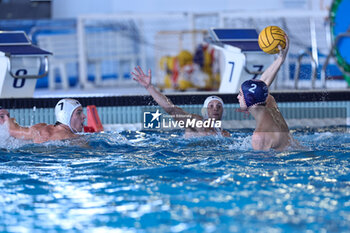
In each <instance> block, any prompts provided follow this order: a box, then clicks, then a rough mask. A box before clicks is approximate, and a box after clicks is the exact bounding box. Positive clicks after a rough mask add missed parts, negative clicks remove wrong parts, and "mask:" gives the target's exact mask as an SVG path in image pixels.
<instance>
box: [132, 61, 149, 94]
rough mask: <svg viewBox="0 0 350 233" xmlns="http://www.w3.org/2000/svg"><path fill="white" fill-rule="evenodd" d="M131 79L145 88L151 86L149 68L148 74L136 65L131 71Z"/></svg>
mask: <svg viewBox="0 0 350 233" xmlns="http://www.w3.org/2000/svg"><path fill="white" fill-rule="evenodd" d="M131 75H132V79H133V80H135V81H136V82H138V83H139V84H141V85H142V86H143V87H145V88H146V89H147V88H149V87H150V86H151V80H152V74H151V70H150V69H149V70H148V75H146V74H145V73H144V72H143V70H142V69H141V67H140V66H136V67H135V69H134V72H131Z"/></svg>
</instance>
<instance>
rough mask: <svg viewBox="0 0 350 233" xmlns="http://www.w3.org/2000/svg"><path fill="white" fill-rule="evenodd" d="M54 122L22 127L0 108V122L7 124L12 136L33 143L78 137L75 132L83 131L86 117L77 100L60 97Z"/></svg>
mask: <svg viewBox="0 0 350 233" xmlns="http://www.w3.org/2000/svg"><path fill="white" fill-rule="evenodd" d="M55 115H56V120H57V122H56V124H55V125H47V124H45V123H39V124H36V125H33V126H31V127H23V126H20V125H18V124H17V122H16V120H15V119H14V118H10V115H9V113H8V111H7V110H6V109H0V124H4V123H5V124H7V125H8V130H9V133H10V135H11V136H12V137H15V138H18V139H23V140H32V141H33V142H34V143H43V142H46V141H54V140H64V139H70V138H76V137H78V135H77V133H80V132H83V129H84V121H85V119H86V116H85V114H84V113H83V108H82V106H81V104H80V103H79V101H77V100H74V99H62V100H60V101H59V102H58V103H57V104H56V107H55Z"/></svg>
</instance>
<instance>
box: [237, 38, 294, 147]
mask: <svg viewBox="0 0 350 233" xmlns="http://www.w3.org/2000/svg"><path fill="white" fill-rule="evenodd" d="M288 48H289V41H288V37H287V36H286V47H285V49H282V48H281V47H280V48H279V49H280V53H279V54H278V57H277V59H276V60H275V61H274V62H273V63H272V64H271V65H270V66H269V67H268V68H267V69H266V71H265V72H264V73H263V74H262V76H261V78H260V80H248V81H245V82H243V83H242V85H241V90H240V91H239V94H238V97H237V98H238V100H239V104H240V107H241V109H242V110H245V111H248V112H249V113H251V114H252V115H253V117H254V119H255V121H256V128H255V131H254V133H253V137H252V146H253V149H254V150H269V149H275V150H284V149H286V148H287V147H288V146H290V145H291V143H292V142H293V139H292V137H291V135H290V134H289V129H288V125H287V123H286V121H285V120H284V118H283V116H282V114H281V113H280V111H279V109H278V107H277V103H276V101H275V99H274V98H273V96H271V95H270V94H269V91H268V87H269V86H270V85H271V83H272V82H273V80H274V79H275V77H276V75H277V72H278V70H279V69H280V67H281V66H282V64H283V62H284V61H285V59H286V56H287V53H288Z"/></svg>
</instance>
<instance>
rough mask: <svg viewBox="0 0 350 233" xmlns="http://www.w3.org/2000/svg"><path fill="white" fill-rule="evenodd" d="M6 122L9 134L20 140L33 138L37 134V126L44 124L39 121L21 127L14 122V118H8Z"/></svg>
mask: <svg viewBox="0 0 350 233" xmlns="http://www.w3.org/2000/svg"><path fill="white" fill-rule="evenodd" d="M7 122H8V130H9V133H10V135H11V136H12V137H14V138H18V139H22V140H34V139H35V137H36V136H37V135H38V134H39V128H40V127H42V126H43V125H46V124H44V123H41V124H36V125H33V126H32V127H23V126H20V125H19V124H18V123H17V122H16V120H15V118H9V119H8V121H7Z"/></svg>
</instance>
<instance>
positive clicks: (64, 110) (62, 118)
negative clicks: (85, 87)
mask: <svg viewBox="0 0 350 233" xmlns="http://www.w3.org/2000/svg"><path fill="white" fill-rule="evenodd" d="M80 106H81V104H80V103H79V101H78V100H75V99H61V100H60V101H58V103H57V104H56V107H55V115H56V120H57V121H58V122H60V123H62V124H64V125H67V126H68V127H69V128H70V129H71V130H72V128H71V126H70V119H71V117H72V115H73V112H74V110H75V109H76V108H78V107H80ZM72 132H74V131H73V130H72Z"/></svg>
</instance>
